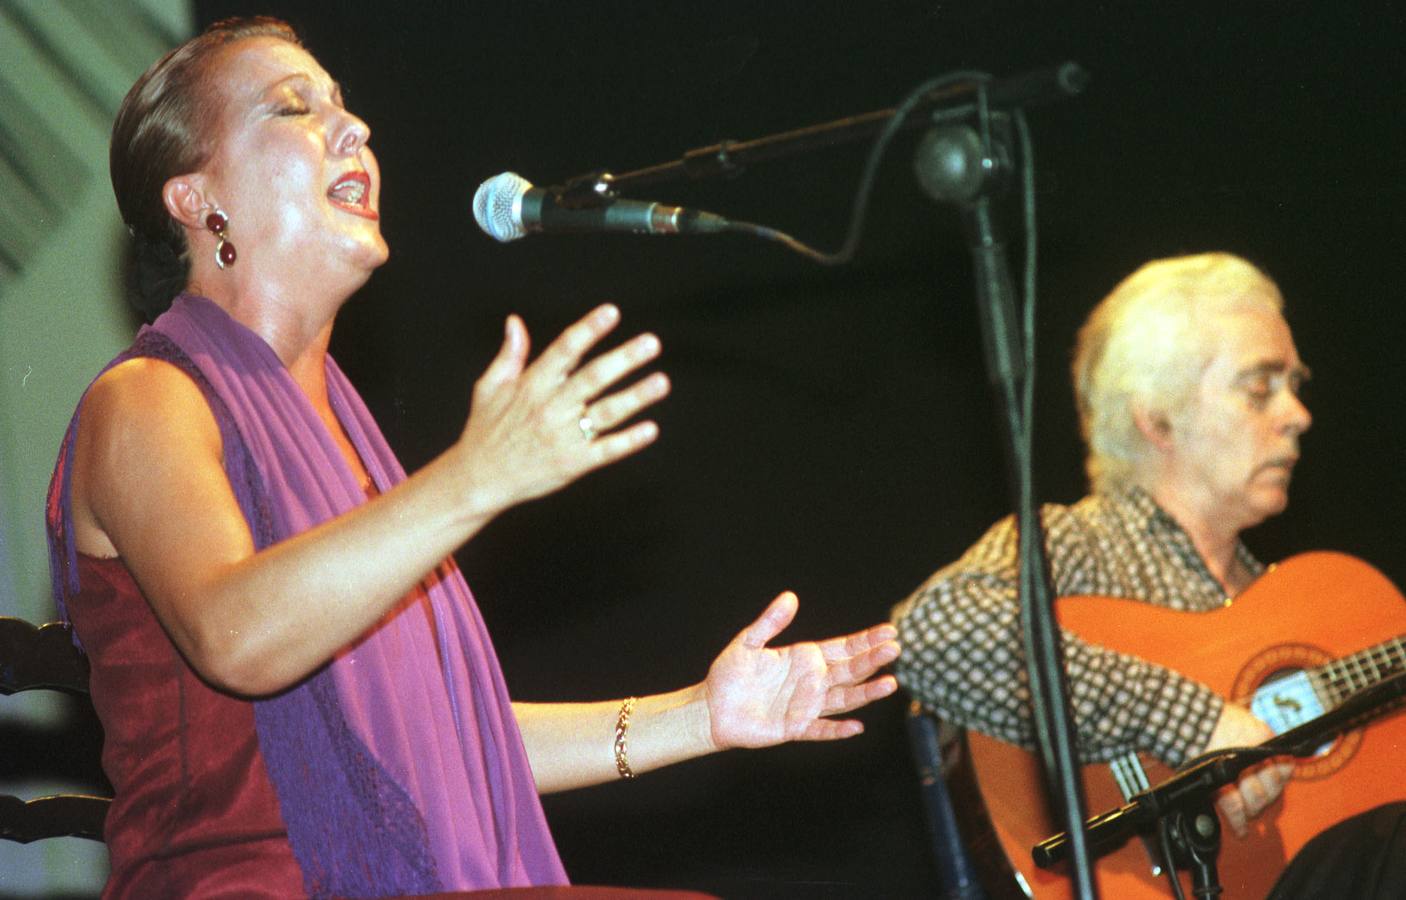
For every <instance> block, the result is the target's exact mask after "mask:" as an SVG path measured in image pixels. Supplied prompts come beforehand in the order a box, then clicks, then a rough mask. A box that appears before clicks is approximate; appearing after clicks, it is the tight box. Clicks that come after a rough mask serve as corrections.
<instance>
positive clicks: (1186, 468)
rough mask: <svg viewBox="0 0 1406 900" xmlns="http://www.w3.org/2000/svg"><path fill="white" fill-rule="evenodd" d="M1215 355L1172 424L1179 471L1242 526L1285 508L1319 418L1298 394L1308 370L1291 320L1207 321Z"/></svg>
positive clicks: (1205, 501)
mask: <svg viewBox="0 0 1406 900" xmlns="http://www.w3.org/2000/svg"><path fill="white" fill-rule="evenodd" d="M1206 327H1207V328H1209V329H1211V330H1212V332H1213V333H1214V334H1215V335H1216V338H1215V339H1214V340H1215V341H1216V348H1217V349H1216V351H1215V355H1214V356H1213V357H1212V359H1211V362H1210V364H1209V365H1208V366H1207V367H1206V370H1205V372H1204V373H1203V374H1202V376H1201V382H1200V384H1199V385H1198V387H1197V389H1196V393H1195V395H1194V397H1193V400H1192V402H1191V403H1190V404H1188V406H1187V408H1186V409H1185V410H1184V411H1183V412H1182V414H1181V415H1180V416H1178V417H1177V420H1176V422H1175V423H1174V424H1173V426H1172V433H1171V457H1170V462H1171V464H1172V470H1173V472H1174V473H1175V478H1176V482H1177V484H1178V485H1179V486H1180V489H1181V490H1182V491H1184V492H1187V493H1188V494H1190V495H1191V496H1189V497H1188V498H1187V499H1188V500H1190V501H1191V503H1192V504H1193V505H1194V506H1195V507H1196V508H1198V509H1199V510H1201V512H1202V514H1203V515H1204V516H1207V517H1208V519H1209V521H1211V522H1214V523H1216V524H1218V525H1222V526H1231V527H1234V528H1235V529H1236V530H1237V531H1238V530H1240V529H1244V528H1249V527H1250V526H1252V525H1257V524H1259V523H1260V522H1262V521H1264V520H1265V519H1266V518H1268V517H1270V516H1272V515H1275V514H1277V513H1280V512H1282V511H1283V510H1284V508H1285V506H1287V505H1288V503H1289V479H1290V475H1291V474H1292V472H1293V468H1294V464H1295V463H1296V462H1298V459H1299V435H1301V434H1302V433H1303V432H1304V431H1306V430H1307V429H1308V427H1309V424H1310V423H1311V422H1312V417H1311V416H1310V415H1309V413H1308V410H1307V409H1306V408H1305V407H1304V405H1303V403H1302V402H1300V400H1299V397H1298V391H1299V386H1300V385H1301V384H1302V383H1303V381H1304V379H1306V378H1307V377H1308V370H1307V368H1306V367H1305V366H1304V364H1303V362H1302V361H1301V360H1300V359H1299V354H1298V350H1296V349H1295V348H1294V339H1293V337H1292V336H1291V335H1290V334H1289V326H1288V325H1287V324H1285V322H1284V319H1283V317H1281V316H1280V315H1279V314H1277V313H1274V312H1271V311H1268V310H1256V311H1242V312H1236V313H1231V314H1226V315H1221V316H1218V317H1216V318H1215V319H1214V320H1212V321H1211V322H1208V323H1206Z"/></svg>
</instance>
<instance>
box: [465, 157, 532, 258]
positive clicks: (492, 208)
mask: <svg viewBox="0 0 1406 900" xmlns="http://www.w3.org/2000/svg"><path fill="white" fill-rule="evenodd" d="M531 187H532V182H530V181H528V180H527V179H526V178H523V177H522V176H521V175H519V174H517V173H516V172H502V173H500V174H498V175H494V176H493V177H492V178H490V179H488V180H487V181H485V182H484V183H483V184H481V185H479V186H478V190H477V191H474V221H475V222H478V227H479V228H482V229H483V231H484V233H485V234H487V235H488V236H489V237H491V238H493V239H494V240H497V241H504V242H507V241H515V240H517V239H518V238H520V237H522V236H524V235H526V234H527V229H526V228H524V227H523V226H522V195H523V194H525V193H527V191H528V189H530V188H531Z"/></svg>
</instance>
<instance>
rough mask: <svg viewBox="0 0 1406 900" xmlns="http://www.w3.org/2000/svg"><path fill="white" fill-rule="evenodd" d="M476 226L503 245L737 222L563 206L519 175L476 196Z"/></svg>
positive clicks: (646, 205) (612, 205)
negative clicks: (538, 236) (547, 236)
mask: <svg viewBox="0 0 1406 900" xmlns="http://www.w3.org/2000/svg"><path fill="white" fill-rule="evenodd" d="M474 221H476V222H478V227H479V228H482V229H483V231H484V233H486V234H487V235H488V236H489V237H491V238H493V239H494V240H498V241H503V242H507V241H515V240H517V239H518V238H520V237H525V236H526V235H528V234H529V233H532V232H561V233H583V232H592V231H628V232H633V233H635V234H717V233H718V232H722V231H727V230H728V229H729V228H730V227H731V225H732V223H731V222H729V221H728V220H727V219H725V218H723V217H722V216H719V215H715V214H713V213H709V212H701V211H699V210H696V209H685V208H684V207H681V206H665V205H663V204H662V203H651V202H648V201H645V200H606V201H605V202H604V203H603V204H601V205H599V206H590V207H586V208H581V209H577V208H573V207H569V206H563V205H561V203H560V202H559V200H558V197H557V194H556V192H554V191H553V190H551V189H550V188H539V187H533V186H532V182H530V181H528V180H527V179H526V178H523V177H522V176H521V175H518V174H517V173H516V172H503V173H501V174H498V175H494V176H493V177H492V178H490V179H488V180H487V181H485V182H484V183H483V184H481V185H479V186H478V190H477V191H475V192H474Z"/></svg>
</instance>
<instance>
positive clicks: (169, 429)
mask: <svg viewBox="0 0 1406 900" xmlns="http://www.w3.org/2000/svg"><path fill="white" fill-rule="evenodd" d="M77 444H78V447H77V450H78V460H79V464H80V466H82V464H83V461H84V460H85V459H86V460H87V462H89V463H90V464H92V463H96V464H97V465H99V466H103V467H106V466H117V467H118V468H120V469H122V470H124V471H128V472H137V471H139V470H141V469H143V468H144V467H146V466H147V465H150V464H152V463H156V462H158V461H159V460H160V458H162V457H163V456H165V455H166V454H168V453H170V452H171V451H172V450H173V449H176V450H180V451H182V452H187V453H188V452H189V451H191V450H193V449H199V450H201V451H204V452H210V451H213V453H214V458H215V459H217V460H218V459H219V450H220V444H221V440H220V433H219V428H218V425H217V423H216V420H215V417H214V414H213V413H212V412H211V410H210V406H209V403H208V402H207V401H206V398H205V396H204V393H203V392H202V391H201V389H200V387H199V386H198V385H197V384H196V383H195V381H194V380H192V378H191V377H190V375H188V374H187V373H186V372H184V371H183V370H182V369H181V368H180V367H179V366H176V365H174V364H172V363H170V362H167V361H166V360H163V359H156V358H152V357H143V356H139V357H134V358H132V359H127V360H124V361H122V362H120V363H118V364H117V365H115V366H113V367H112V368H110V369H108V370H107V371H106V372H104V373H103V374H102V375H101V376H99V377H98V379H97V380H96V381H94V382H93V384H92V386H91V387H90V388H89V389H88V392H87V394H86V395H85V396H84V398H83V402H82V406H81V408H80V409H79V427H78V433H77Z"/></svg>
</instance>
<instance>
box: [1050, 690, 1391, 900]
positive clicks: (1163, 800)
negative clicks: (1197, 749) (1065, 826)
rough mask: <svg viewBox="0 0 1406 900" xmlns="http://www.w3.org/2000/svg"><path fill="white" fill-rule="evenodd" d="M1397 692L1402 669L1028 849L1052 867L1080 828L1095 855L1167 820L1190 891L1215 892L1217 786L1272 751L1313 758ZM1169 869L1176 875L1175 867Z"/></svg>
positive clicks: (1385, 705) (1216, 754) (1375, 712)
mask: <svg viewBox="0 0 1406 900" xmlns="http://www.w3.org/2000/svg"><path fill="white" fill-rule="evenodd" d="M1402 697H1406V672H1398V673H1396V674H1395V675H1392V676H1390V677H1388V678H1384V679H1383V680H1381V681H1379V682H1377V683H1376V684H1374V685H1372V686H1371V687H1367V688H1363V689H1362V690H1360V691H1358V692H1357V693H1355V694H1353V695H1352V696H1351V697H1349V698H1348V699H1347V700H1345V701H1343V702H1342V704H1340V705H1339V706H1337V707H1336V708H1334V709H1332V710H1330V711H1329V712H1326V713H1324V714H1323V715H1321V716H1319V717H1318V718H1316V719H1313V720H1311V721H1308V722H1305V723H1303V724H1302V725H1299V726H1297V727H1294V728H1291V729H1289V730H1288V731H1286V732H1284V733H1283V734H1280V735H1276V736H1275V737H1272V738H1270V739H1269V740H1267V741H1265V742H1264V743H1262V744H1259V745H1258V746H1255V747H1240V748H1233V749H1227V750H1218V751H1215V752H1213V753H1209V754H1206V755H1204V756H1203V757H1201V758H1200V760H1199V761H1193V762H1192V764H1191V765H1189V766H1187V767H1186V768H1185V769H1183V770H1182V771H1180V772H1178V773H1177V774H1176V775H1173V776H1172V777H1171V778H1169V779H1167V780H1166V781H1164V782H1162V783H1161V784H1159V785H1157V786H1156V787H1152V788H1148V789H1147V790H1145V791H1141V792H1139V793H1137V794H1134V795H1133V796H1132V797H1131V798H1130V799H1129V800H1128V802H1127V803H1125V804H1123V805H1122V806H1120V807H1117V808H1116V809H1111V810H1108V811H1107V812H1103V813H1100V814H1098V815H1096V816H1094V817H1092V818H1090V819H1089V820H1088V821H1086V822H1085V823H1084V828H1083V829H1082V830H1080V829H1075V830H1073V831H1072V832H1070V831H1064V832H1060V833H1058V834H1056V835H1053V836H1051V837H1048V838H1046V839H1045V840H1043V841H1041V842H1040V843H1038V844H1036V845H1035V847H1034V848H1033V849H1032V851H1031V855H1032V856H1033V857H1034V859H1035V864H1036V865H1038V866H1040V867H1041V868H1045V869H1048V868H1051V867H1052V866H1054V865H1055V864H1056V863H1058V862H1059V861H1060V860H1062V859H1064V858H1065V857H1067V856H1068V855H1069V853H1070V840H1069V837H1070V835H1071V834H1079V833H1081V831H1082V833H1085V834H1086V835H1087V838H1088V843H1089V846H1090V847H1091V848H1093V850H1094V852H1095V853H1096V854H1099V855H1101V854H1103V853H1108V852H1110V851H1112V850H1116V849H1117V848H1118V847H1121V846H1122V845H1123V844H1124V843H1126V842H1127V841H1128V839H1129V838H1131V837H1132V836H1133V835H1134V834H1139V833H1144V832H1147V831H1150V830H1151V829H1152V828H1154V827H1157V826H1158V825H1159V824H1160V823H1161V821H1162V820H1164V819H1166V820H1168V821H1169V822H1170V827H1171V829H1172V832H1173V836H1174V839H1175V840H1177V841H1179V842H1180V844H1181V846H1182V847H1183V848H1185V849H1186V850H1188V851H1189V852H1190V854H1191V857H1192V861H1193V872H1192V884H1193V892H1194V893H1195V894H1196V895H1197V896H1202V897H1213V896H1216V895H1218V894H1219V893H1220V891H1221V888H1220V886H1219V884H1218V883H1217V878H1216V855H1217V853H1218V852H1219V850H1220V820H1219V819H1218V818H1217V816H1216V813H1215V810H1214V807H1213V798H1214V796H1215V793H1216V791H1218V790H1219V789H1220V788H1222V787H1224V786H1225V785H1228V784H1231V783H1233V782H1235V781H1237V780H1239V777H1240V774H1241V773H1242V772H1244V771H1245V770H1246V769H1248V768H1250V767H1251V766H1254V765H1258V764H1259V763H1262V762H1264V761H1265V760H1266V759H1269V758H1270V757H1273V756H1298V757H1307V756H1313V755H1314V754H1315V753H1317V752H1318V749H1319V748H1320V747H1322V746H1323V745H1324V744H1325V743H1327V742H1328V741H1330V740H1332V739H1333V738H1335V737H1337V736H1338V735H1340V734H1342V733H1343V732H1345V731H1348V730H1350V729H1352V728H1355V727H1357V726H1359V725H1361V724H1363V723H1365V722H1366V721H1368V720H1370V719H1373V718H1376V717H1377V716H1380V715H1382V714H1384V713H1385V712H1387V711H1388V710H1389V708H1390V707H1392V706H1395V705H1398V704H1399V702H1400V700H1401V698H1402ZM1168 862H1170V860H1169V861H1168ZM1168 875H1169V877H1171V878H1176V870H1175V868H1174V867H1173V868H1171V869H1170V870H1169V872H1168Z"/></svg>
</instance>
